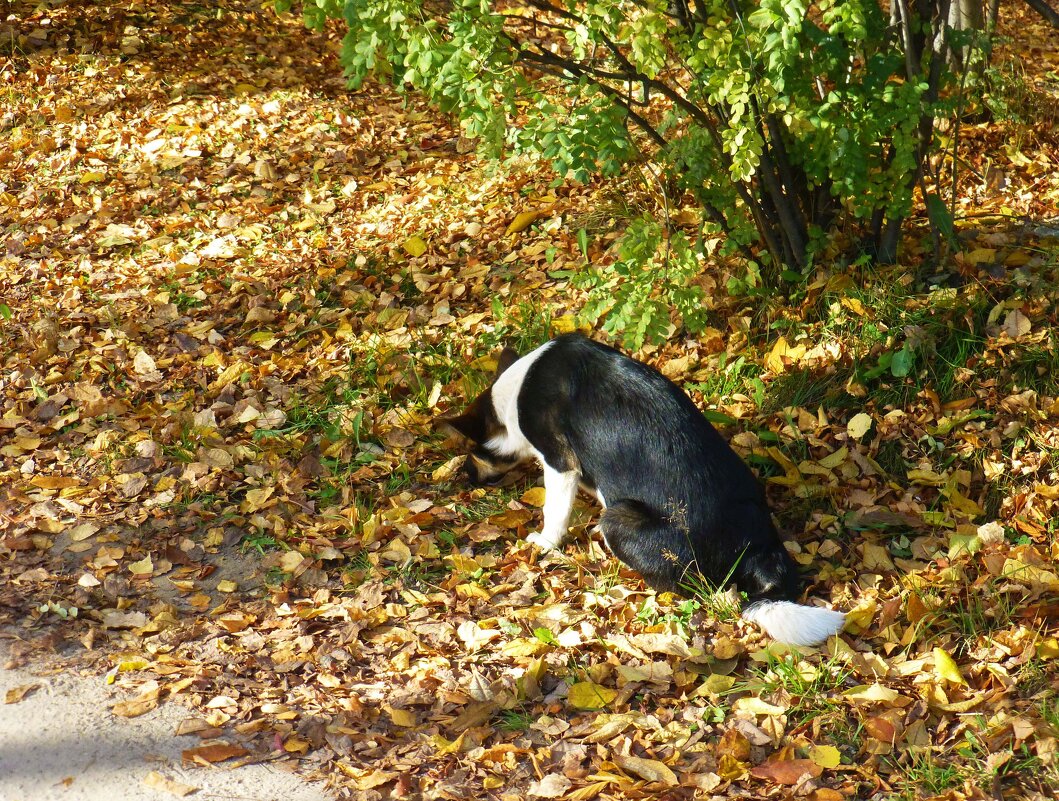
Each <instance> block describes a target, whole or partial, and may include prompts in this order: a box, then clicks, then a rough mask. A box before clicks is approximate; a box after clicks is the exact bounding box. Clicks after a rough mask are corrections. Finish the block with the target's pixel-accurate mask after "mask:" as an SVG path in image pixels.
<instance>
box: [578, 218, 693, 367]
mask: <svg viewBox="0 0 1059 801" xmlns="http://www.w3.org/2000/svg"><path fill="white" fill-rule="evenodd" d="M701 269H702V264H701V263H700V261H699V257H698V254H697V253H695V252H694V251H693V249H692V246H691V243H690V242H689V241H688V239H687V237H686V236H684V234H682V233H680V232H679V231H677V232H673V233H671V234H670V235H669V236H666V231H665V228H664V227H663V226H662V225H661V224H659V223H658V222H657V221H655V220H653V219H651V218H648V217H641V218H639V219H637V220H633V221H632V222H631V223H630V224H629V227H628V229H627V230H626V232H625V235H624V236H623V237H622V238H621V241H620V244H619V246H618V259H617V261H615V262H613V263H611V264H607V265H603V266H600V267H596V268H593V267H586V269H585V270H584V271H582V272H581V273H578V274H576V275H574V276H573V281H574V284H575V285H576V286H579V287H580V288H582V289H587V290H588V291H589V299H588V302H587V303H586V304H585V308H584V309H583V310H582V315H583V316H584V317H585V318H587V319H588V320H589V321H590V322H596V321H597V320H598V319H600V318H601V317H605V318H606V320H605V322H604V324H603V330H604V331H606V332H608V333H610V334H613V335H618V334H620V335H621V337H622V340H623V343H624V345H625V346H626V347H627V348H629V349H631V350H636V349H638V348H639V347H640V346H641V345H643V344H644V342H645V341H647V340H653V341H658V340H660V339H663V338H665V335H666V334H667V333H668V331H669V328H670V324H671V323H670V310H673V311H675V312H676V314H677V315H678V316H679V318H680V319H681V320H682V321H683V323H684V325H685V327H687V328H688V329H689V330H692V331H700V330H702V328H703V327H704V326H705V325H706V307H705V305H704V303H703V294H702V288H701V287H700V286H698V285H697V284H695V283H694V281H695V278H696V276H697V275H698V274H699V272H701Z"/></svg>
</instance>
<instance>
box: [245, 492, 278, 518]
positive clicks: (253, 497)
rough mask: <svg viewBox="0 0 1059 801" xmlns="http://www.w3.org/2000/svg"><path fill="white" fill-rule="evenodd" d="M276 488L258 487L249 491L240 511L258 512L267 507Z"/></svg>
mask: <svg viewBox="0 0 1059 801" xmlns="http://www.w3.org/2000/svg"><path fill="white" fill-rule="evenodd" d="M275 490H276V488H275V487H271V486H270V487H257V488H255V489H252V490H249V491H248V492H247V493H246V497H245V498H244V499H243V502H242V504H240V506H239V509H240V511H242V512H256V511H258V510H259V509H261V507H263V506H264V505H265V503H266V502H267V501H268V499H269V498H271V497H272V493H273V492H275Z"/></svg>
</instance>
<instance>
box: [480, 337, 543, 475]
mask: <svg viewBox="0 0 1059 801" xmlns="http://www.w3.org/2000/svg"><path fill="white" fill-rule="evenodd" d="M553 344H554V340H553V341H551V342H545V343H544V344H543V345H541V346H540V347H539V348H537V349H536V350H534V351H532V352H530V353H527V354H526V355H525V356H523V357H522V358H521V359H519V360H518V361H517V362H515V363H514V364H512V365H511V366H510V367H508V368H507V369H506V370H505V371H504V372H503V374H502V375H501V376H500V378H498V379H497V380H496V383H495V384H493V388H492V391H491V400H492V402H493V410H494V411H495V412H496V416H497V418H499V420H500V422H501V423H503V425H504V433H503V434H500V435H498V436H495V437H493V438H492V439H490V440H489V441H488V442H487V443H485V444H486V447H487V448H489V450H491V451H493V452H494V453H496V454H498V455H503V456H511V457H514V458H518V459H528V458H529V457H531V456H532V457H534V458H535V459H536V460H537V461H538V462H540V463H541V464H544V459H543V457H542V456H541V454H540V452H539V451H538V450H537V449H536V448H534V447H533V446H532V445H531V444H530V442H529V440H528V439H526V436H525V434H523V433H522V429H521V428H520V427H519V424H518V396H519V393H520V392H521V391H522V384H523V382H524V381H525V380H526V373H527V372H529V369H530V367H532V366H533V363H534V362H536V361H537V359H539V358H540V357H541V356H542V355H543V354H544V352H545V351H546V350H548V348H550V347H551V346H552V345H553Z"/></svg>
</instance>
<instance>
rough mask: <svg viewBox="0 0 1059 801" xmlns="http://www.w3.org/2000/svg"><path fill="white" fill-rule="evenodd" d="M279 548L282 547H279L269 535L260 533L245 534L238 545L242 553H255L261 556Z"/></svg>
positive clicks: (276, 541)
mask: <svg viewBox="0 0 1059 801" xmlns="http://www.w3.org/2000/svg"><path fill="white" fill-rule="evenodd" d="M280 547H282V546H281V545H280V543H279V540H277V539H276V538H275V537H273V536H272V535H271V534H265V533H264V532H261V531H257V532H253V533H251V534H247V535H246V536H244V537H243V541H242V542H240V543H239V548H240V550H241V551H242V552H243V553H248V552H250V551H257V552H258V553H259V554H261V555H262V556H264V555H265V554H266V553H268V552H269V551H276V550H279V549H280Z"/></svg>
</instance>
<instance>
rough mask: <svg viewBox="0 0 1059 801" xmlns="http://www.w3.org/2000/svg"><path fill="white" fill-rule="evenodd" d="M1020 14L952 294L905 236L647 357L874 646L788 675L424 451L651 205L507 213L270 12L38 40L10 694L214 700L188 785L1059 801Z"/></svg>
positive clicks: (519, 177)
mask: <svg viewBox="0 0 1059 801" xmlns="http://www.w3.org/2000/svg"><path fill="white" fill-rule="evenodd" d="M265 5H266V6H268V5H270V4H265ZM1001 17H1002V22H1003V26H1002V33H1004V34H1005V35H1007V36H1009V37H1011V39H1010V40H1009V41H1008V42H1007V43H1006V44H1005V45H1004V46H1003V47H1002V48H1001V51H1000V53H999V55H998V59H997V63H998V65H999V69H998V75H997V76H996V80H997V84H996V85H997V87H998V88H997V89H996V90H994V98H993V106H994V111H995V112H996V113H995V114H994V116H992V117H988V116H984V115H980V121H977V122H976V121H974V120H973V119H972V120H970V121H968V122H966V123H965V124H964V126H963V127H962V128H961V130H960V132H959V143H960V151H959V154H958V155H959V159H958V161H957V165H958V171H957V175H958V180H957V187H958V203H957V211H958V226H957V237H958V244H957V246H956V247H955V248H954V252H953V253H952V254H951V258H950V259H949V260H948V261H946V262H945V263H944V264H943V265H942V266H940V267H926V266H924V265H926V264H928V263H929V260H930V258H931V256H932V253H931V250H930V242H929V237H928V236H927V233H926V229H925V227H923V228H921V229H917V228H916V226H915V225H913V226H912V231H911V233H910V235H909V239H908V241H907V242H906V243H905V248H904V251H903V253H904V256H903V261H902V263H901V264H900V265H899V266H896V267H892V268H886V269H882V270H874V271H866V270H860V269H854V268H849V269H848V270H845V271H837V270H836V271H834V273H833V275H830V276H829V275H828V274H827V273H825V272H821V274H820V276H819V278H818V279H811V280H810V281H809V282H808V283H807V284H806V285H805V286H804V287H800V288H798V289H797V291H795V292H794V293H793V297H792V298H791V299H780V298H773V299H769V298H766V297H752V298H746V297H742V298H739V297H729V296H728V295H727V293H726V292H725V290H724V287H725V286H726V285H727V281H728V278H730V277H732V276H733V275H740V276H741V275H742V273H739V272H738V271H739V267H738V265H734V264H728V263H726V262H723V261H718V262H717V263H716V264H713V265H711V267H710V269H709V270H708V271H707V272H706V273H705V274H704V276H703V278H702V281H703V285H704V286H705V287H706V288H707V289H709V290H710V297H711V298H712V300H711V302H712V303H713V304H714V307H713V309H712V310H711V311H712V314H713V317H712V319H713V320H714V326H713V327H712V328H710V329H708V330H707V331H706V332H705V333H704V334H702V335H699V336H695V337H688V336H686V335H682V334H680V332H675V333H674V336H673V337H672V338H671V339H670V342H669V344H668V345H666V346H665V347H663V348H648V349H646V350H645V352H643V353H642V354H640V355H641V357H642V358H645V359H646V360H648V361H651V362H652V363H655V364H657V365H658V366H659V367H661V369H663V370H664V371H665V372H666V374H667V375H669V376H671V377H672V378H674V380H677V381H678V382H680V383H682V384H683V385H684V386H685V387H687V389H688V390H689V392H691V393H692V395H693V397H695V399H696V401H697V402H698V403H699V404H700V406H702V407H703V408H705V409H710V410H713V411H714V412H716V414H715V415H714V417H715V418H716V419H718V420H720V421H728V424H727V425H722V429H723V430H724V432H725V434H726V436H728V437H729V438H731V439H732V441H733V444H734V446H735V447H736V448H737V449H738V450H739V451H740V453H742V454H743V455H744V456H745V457H746V458H748V460H750V462H751V463H752V464H753V465H754V467H755V468H756V469H757V470H758V471H759V473H760V475H761V476H762V478H763V479H765V480H766V481H767V485H768V487H769V493H770V498H771V500H772V502H773V505H774V509H775V511H776V514H777V517H778V519H779V521H780V523H781V526H782V528H783V530H784V532H785V533H786V534H787V535H789V536H790V538H791V546H790V547H791V548H792V549H793V550H794V552H795V555H796V557H797V558H798V560H799V561H800V562H802V563H803V564H804V565H805V568H806V573H807V577H808V578H810V579H811V589H810V594H811V595H813V596H814V597H819V598H823V599H826V600H827V601H830V602H832V603H833V604H834V605H835V606H836V607H838V608H841V609H844V610H849V611H850V613H851V614H850V619H849V625H848V627H847V630H846V631H845V633H844V634H843V635H842V637H841V638H839V639H837V640H833V641H832V642H831V643H830V644H829V645H828V646H827V647H826V648H824V649H821V650H820V651H816V652H807V653H804V654H798V653H791V652H788V651H786V650H785V649H782V648H779V647H777V646H775V645H774V644H770V643H769V642H768V641H767V640H766V639H765V638H763V637H762V636H761V635H760V634H759V633H757V632H756V631H755V630H754V629H753V628H752V627H751V626H748V625H746V624H743V623H742V622H740V621H739V620H738V618H737V617H735V616H733V615H732V613H731V606H730V604H729V603H726V602H725V601H724V600H723V599H718V598H710V597H703V598H699V599H695V600H692V601H685V600H682V599H679V598H672V597H669V596H661V597H659V596H656V595H654V594H653V593H652V592H649V591H647V590H646V589H645V588H644V586H643V585H642V583H641V582H640V581H639V580H638V578H637V576H636V575H635V574H633V573H630V572H629V571H626V570H624V569H623V568H622V567H621V566H620V565H619V564H618V563H617V562H616V561H615V560H613V559H612V558H610V557H609V556H608V555H607V554H606V553H605V552H604V551H603V550H602V548H601V546H600V544H599V541H598V535H593V533H592V530H591V526H592V522H593V517H594V515H595V513H596V510H595V509H594V507H593V506H591V505H590V504H588V503H587V502H586V503H585V505H584V506H583V507H582V509H581V510H580V514H579V517H578V520H577V525H576V526H575V531H576V532H577V534H578V536H577V537H576V538H575V542H574V543H573V544H571V545H570V546H568V547H567V549H566V551H565V553H564V554H563V555H562V556H560V557H555V556H550V557H542V555H541V554H539V553H538V552H536V551H535V550H533V549H531V548H530V547H529V546H527V545H525V544H524V543H523V542H522V539H521V538H522V536H524V535H525V533H526V532H527V531H528V530H530V529H532V527H533V526H534V525H535V524H537V521H538V519H539V514H540V512H539V508H538V507H539V506H540V502H541V496H542V491H541V490H539V489H538V488H536V487H534V484H535V482H536V476H534V475H533V474H528V475H525V476H520V477H516V478H514V479H513V480H512V481H510V482H508V484H507V486H505V487H502V488H500V489H490V490H488V491H483V490H473V491H472V490H470V489H469V488H466V487H464V486H462V485H461V484H460V483H459V482H458V481H457V480H456V477H455V475H454V473H455V470H456V468H457V466H458V461H459V450H458V443H456V442H455V441H453V440H451V439H446V438H445V435H444V434H443V433H438V432H436V431H435V430H434V429H433V428H432V426H431V423H430V421H431V419H432V418H433V417H434V416H436V415H437V414H439V413H441V412H444V411H446V410H450V409H452V408H455V407H458V406H459V405H460V404H461V403H462V402H463V401H464V400H465V399H466V398H468V397H469V396H470V395H472V394H473V393H474V391H475V390H476V389H478V388H480V387H481V386H482V384H483V382H484V381H485V375H486V374H487V371H488V369H489V367H490V354H491V353H492V352H493V351H494V350H495V348H496V347H497V346H498V345H499V344H500V343H501V342H512V343H515V344H517V345H519V346H521V347H523V348H525V347H528V346H530V345H533V344H536V343H537V342H539V341H542V340H543V339H545V338H547V337H548V336H549V335H550V333H552V332H553V331H555V330H567V329H569V328H572V327H574V326H575V325H577V321H576V319H575V317H574V316H573V315H574V314H575V313H576V312H577V310H578V309H579V307H580V304H581V302H582V298H580V297H579V295H578V293H577V292H576V291H574V290H572V289H571V288H570V287H569V285H568V284H567V283H566V280H567V275H568V273H569V272H570V271H576V270H580V269H584V268H585V261H584V257H583V255H582V254H581V252H580V250H579V247H578V245H577V239H578V236H577V233H578V231H579V230H581V229H585V230H586V231H587V232H588V233H589V234H590V238H591V243H592V244H591V249H590V253H589V255H590V257H591V259H592V260H593V261H595V262H605V261H606V260H607V259H608V258H612V254H610V252H609V250H608V248H609V246H610V244H611V243H612V242H613V240H614V239H615V238H616V237H617V236H618V235H619V234H620V232H621V230H622V228H623V226H624V225H625V224H626V223H627V221H628V220H629V219H630V218H632V217H634V216H635V215H637V214H638V213H639V211H640V210H641V209H654V208H657V207H659V206H660V204H661V198H659V197H657V196H656V194H654V191H655V190H654V189H652V185H651V184H650V183H649V182H645V181H643V180H641V179H640V178H639V177H638V176H637V174H636V173H635V171H633V172H631V173H630V174H629V176H627V177H626V178H625V179H623V180H622V181H619V182H616V183H612V184H601V185H597V186H587V187H585V186H578V185H572V184H565V183H559V184H558V185H553V179H552V176H551V175H549V174H547V173H546V172H544V171H543V170H541V169H539V168H538V167H537V166H535V165H515V166H513V167H512V168H511V169H509V170H507V171H491V170H490V169H488V168H487V167H486V166H484V165H482V164H480V163H479V162H478V161H476V159H475V157H474V156H473V150H474V143H473V142H468V141H466V140H464V139H462V138H461V137H460V136H459V133H458V131H456V130H453V129H452V128H451V127H450V126H449V125H448V124H447V123H446V122H445V121H444V120H443V119H440V118H439V117H438V116H436V115H435V114H433V113H431V112H429V111H428V110H427V109H425V108H424V107H422V106H421V104H420V103H419V102H418V101H417V100H415V99H414V98H412V99H408V98H401V97H399V96H397V95H395V94H394V93H392V92H391V91H389V90H387V89H384V88H380V87H378V86H375V85H368V86H367V87H366V88H365V89H364V90H362V91H359V92H357V93H356V94H349V93H347V92H346V91H345V90H344V87H343V81H342V78H341V69H340V66H339V64H338V62H337V58H336V57H335V55H334V53H335V51H336V48H337V36H336V32H331V33H329V34H328V35H326V36H325V35H316V34H311V33H308V32H306V31H305V30H304V29H302V27H301V26H300V24H299V23H298V21H297V20H296V19H294V18H277V17H276V16H275V15H274V14H273V13H272V12H271V11H270V10H269V9H268V8H262V4H261V3H258V2H232V1H230V0H229V1H227V2H220V3H204V4H195V3H177V2H172V3H152V2H123V3H120V4H93V3H88V2H66V3H61V2H37V3H20V2H16V3H14V4H13V13H12V15H11V16H9V17H8V18H7V20H6V21H2V22H0V28H2V31H0V32H2V37H0V38H2V45H0V46H2V47H3V48H4V49H3V52H2V60H0V86H2V87H3V97H4V103H3V106H2V108H0V232H2V240H3V249H2V252H0V620H2V621H3V628H2V634H0V636H3V637H5V638H8V639H11V640H12V641H13V642H14V650H13V653H14V658H15V660H16V661H20V660H28V659H30V658H32V657H37V658H40V657H44V658H47V659H48V660H50V661H51V662H52V663H53V664H62V665H66V666H69V667H75V666H76V667H79V668H81V669H86V670H91V671H94V672H96V673H97V674H98V675H99V676H100V677H101V678H102V676H103V675H104V674H107V673H108V672H109V673H111V675H112V676H114V677H115V678H116V680H117V681H118V682H120V683H121V684H123V685H126V686H128V687H129V688H130V695H129V700H128V701H127V702H124V703H123V704H119V705H118V706H117V707H115V708H114V710H113V713H114V714H115V715H119V716H122V715H124V716H131V715H137V714H141V713H142V712H144V711H146V710H148V709H150V708H152V707H153V706H154V705H156V704H158V703H160V702H163V701H166V700H176V701H179V702H182V703H185V704H187V705H189V706H191V707H192V708H194V709H195V710H197V713H196V714H197V717H196V718H195V719H194V720H192V721H191V722H189V723H188V724H187V729H186V730H196V731H198V733H199V734H200V736H201V737H202V738H203V741H204V742H203V747H202V748H201V749H197V750H196V751H195V753H193V754H191V755H190V756H189V759H194V760H200V761H202V762H205V763H208V762H216V761H222V762H223V761H227V760H238V759H246V758H251V759H252V758H257V757H260V756H261V755H268V754H270V753H272V752H281V753H285V754H286V755H287V757H286V758H288V759H290V760H293V761H297V762H299V763H300V765H301V767H302V768H303V769H304V770H306V771H309V772H313V773H319V774H320V775H322V776H324V777H326V778H327V779H328V780H329V781H330V782H331V783H332V784H333V786H334V787H335V788H336V792H337V793H339V795H341V796H343V797H363V798H371V799H375V798H415V797H424V798H484V797H492V798H498V799H503V798H510V799H514V798H525V797H527V795H529V796H537V797H543V798H568V799H589V798H593V797H599V798H639V797H648V796H660V797H666V798H692V797H697V798H712V797H717V798H728V797H742V798H746V797H752V798H759V797H769V798H773V797H775V798H785V797H799V798H808V799H815V801H839V799H844V798H850V799H852V798H880V799H881V798H907V799H913V798H928V797H935V796H938V797H943V798H951V799H959V798H1008V799H1010V798H1051V797H1054V794H1055V793H1056V792H1059V762H1057V758H1056V751H1057V737H1059V701H1057V699H1056V692H1055V691H1056V689H1057V687H1059V668H1057V665H1059V640H1057V634H1059V625H1057V622H1056V615H1057V613H1059V598H1057V595H1056V593H1057V591H1059V564H1057V563H1059V544H1057V543H1056V542H1055V538H1054V529H1055V523H1054V520H1055V515H1056V513H1057V511H1059V510H1057V503H1059V474H1057V465H1056V461H1055V455H1056V454H1057V453H1059V437H1057V428H1056V424H1057V420H1059V397H1057V396H1059V387H1057V379H1056V378H1055V371H1056V369H1057V367H1059V357H1057V356H1056V352H1055V326H1056V323H1057V319H1056V316H1057V299H1059V298H1057V295H1059V290H1057V289H1056V286H1057V279H1059V258H1057V247H1056V245H1057V237H1059V223H1057V222H1056V220H1057V212H1056V207H1057V205H1059V138H1057V137H1056V134H1055V130H1054V127H1055V123H1056V121H1057V118H1056V113H1055V108H1056V101H1057V95H1059V79H1057V78H1056V70H1057V63H1059V48H1057V44H1056V39H1055V36H1054V33H1052V32H1051V31H1049V30H1048V29H1047V28H1046V27H1045V26H1044V25H1043V23H1039V22H1038V21H1037V20H1036V19H1035V18H1033V17H1031V16H1026V15H1025V12H1024V11H1023V10H1022V9H1017V8H1016V9H1007V8H1005V9H1002V12H1001ZM676 219H677V220H678V221H680V222H681V223H682V224H683V223H686V224H687V225H688V226H689V229H694V228H695V226H696V225H697V216H696V215H695V213H694V212H693V211H692V210H684V211H681V212H679V213H678V214H677V215H676ZM6 700H8V701H9V702H17V701H18V700H19V699H18V698H17V697H14V698H9V699H6Z"/></svg>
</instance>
